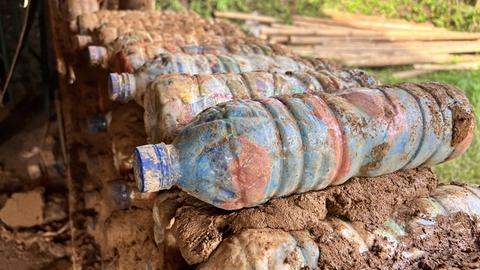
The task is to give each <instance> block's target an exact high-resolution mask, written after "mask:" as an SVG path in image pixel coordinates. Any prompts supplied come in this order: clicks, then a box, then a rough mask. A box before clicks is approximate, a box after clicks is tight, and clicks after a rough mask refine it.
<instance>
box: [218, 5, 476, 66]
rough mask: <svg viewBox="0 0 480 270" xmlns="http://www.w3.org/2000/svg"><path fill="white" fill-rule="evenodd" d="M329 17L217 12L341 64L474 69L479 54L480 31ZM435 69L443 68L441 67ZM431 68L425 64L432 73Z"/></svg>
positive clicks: (276, 40)
mask: <svg viewBox="0 0 480 270" xmlns="http://www.w3.org/2000/svg"><path fill="white" fill-rule="evenodd" d="M324 13H325V14H326V15H327V16H329V17H330V18H328V19H326V18H316V17H305V16H293V17H292V24H291V25H287V24H282V23H279V22H278V21H277V20H275V19H274V18H273V17H268V16H260V15H252V14H242V13H235V12H216V13H215V16H216V17H219V18H228V19H234V20H243V21H247V20H248V21H255V22H258V23H261V25H260V26H259V28H258V29H257V31H256V32H257V33H258V35H259V36H260V37H262V38H265V39H267V40H268V41H269V42H271V43H282V44H285V45H288V46H289V47H290V48H292V49H293V51H294V52H296V53H299V54H301V55H305V56H314V57H322V58H330V59H335V60H339V61H340V62H342V63H343V64H344V65H346V66H361V67H381V66H393V65H410V64H411V65H417V66H416V67H418V68H419V69H421V67H422V66H421V65H420V64H451V63H452V62H457V63H458V62H461V63H462V64H461V65H457V66H455V67H456V68H463V67H467V68H471V67H473V66H475V67H476V64H475V65H474V64H463V63H464V62H467V63H470V62H478V61H479V60H480V56H477V55H476V54H477V53H480V33H469V32H455V31H450V30H447V29H444V28H438V27H434V26H433V25H431V24H428V23H410V22H407V21H404V20H398V19H384V18H380V17H373V16H365V15H358V14H351V13H344V12H337V11H330V10H325V11H324ZM437 68H439V69H444V68H445V67H444V66H443V65H439V66H438V67H437ZM433 69H434V68H433V67H432V66H428V70H429V71H431V70H433Z"/></svg>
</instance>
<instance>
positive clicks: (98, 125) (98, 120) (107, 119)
mask: <svg viewBox="0 0 480 270" xmlns="http://www.w3.org/2000/svg"><path fill="white" fill-rule="evenodd" d="M111 122H112V114H111V113H106V114H92V115H91V116H90V118H88V131H89V132H90V133H94V134H95V133H99V132H104V131H106V130H107V128H108V126H109V125H110V123H111Z"/></svg>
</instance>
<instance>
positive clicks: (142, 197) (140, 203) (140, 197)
mask: <svg viewBox="0 0 480 270" xmlns="http://www.w3.org/2000/svg"><path fill="white" fill-rule="evenodd" d="M104 195H105V197H106V198H107V199H108V201H107V203H108V205H109V207H110V208H111V209H115V210H122V209H128V208H130V207H131V206H136V207H142V208H143V207H149V206H150V207H153V203H154V201H155V198H156V196H157V193H156V192H152V193H142V192H138V191H137V190H136V188H135V185H134V184H133V183H128V182H126V181H125V180H123V179H122V180H114V181H111V182H108V183H107V185H106V189H105V194H104Z"/></svg>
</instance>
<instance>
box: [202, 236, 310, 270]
mask: <svg viewBox="0 0 480 270" xmlns="http://www.w3.org/2000/svg"><path fill="white" fill-rule="evenodd" d="M319 257H320V251H319V248H318V246H317V245H316V244H315V241H313V239H312V237H311V236H310V235H309V233H308V232H306V231H298V232H285V231H282V230H275V229H249V230H245V231H243V232H241V233H239V234H236V235H233V236H231V237H229V238H227V239H225V240H223V242H222V243H221V244H220V246H219V247H218V249H217V250H216V251H215V252H214V253H213V254H212V255H211V256H210V258H209V260H208V261H207V262H205V263H203V264H201V265H199V267H198V268H197V269H239V270H240V269H256V270H269V269H298V270H301V269H317V264H318V258H319Z"/></svg>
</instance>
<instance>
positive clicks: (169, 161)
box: [133, 143, 180, 192]
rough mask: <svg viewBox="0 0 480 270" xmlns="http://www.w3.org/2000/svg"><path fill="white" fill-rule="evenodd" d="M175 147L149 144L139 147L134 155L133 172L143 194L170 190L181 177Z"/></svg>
mask: <svg viewBox="0 0 480 270" xmlns="http://www.w3.org/2000/svg"><path fill="white" fill-rule="evenodd" d="M177 165H178V160H177V154H176V151H175V148H174V147H173V145H166V144H163V143H160V144H149V145H142V146H138V147H136V149H135V153H134V164H133V170H134V175H135V181H136V182H137V186H138V189H139V190H140V191H141V192H156V191H159V190H165V189H170V188H171V187H172V186H173V185H175V183H176V182H177V180H178V178H179V177H180V173H179V171H178V166H177Z"/></svg>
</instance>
